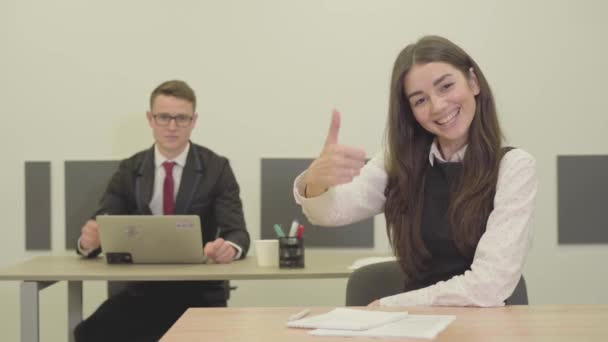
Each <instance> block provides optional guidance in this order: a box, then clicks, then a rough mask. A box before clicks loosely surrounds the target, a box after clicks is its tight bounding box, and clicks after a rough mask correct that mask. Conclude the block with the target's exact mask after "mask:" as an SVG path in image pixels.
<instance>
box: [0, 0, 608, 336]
mask: <svg viewBox="0 0 608 342" xmlns="http://www.w3.org/2000/svg"><path fill="white" fill-rule="evenodd" d="M607 12H608V5H607V4H606V2H604V1H601V0H597V1H591V0H587V1H574V0H572V1H563V0H562V1H555V0H551V1H549V0H544V1H528V0H527V1H523V0H514V1H500V0H493V1H487V0H485V1H484V0H479V1H464V0H461V1H403V0H401V1H388V0H382V1H356V0H341V1H329V0H326V1H320V0H310V1H285V0H257V1H245V0H243V1H234V0H232V1H230V0H227V1H213V2H211V1H206V2H205V1H171V2H158V1H103V2H101V1H76V0H57V1H48V2H47V1H21V0H19V1H17V0H4V1H2V2H0V51H1V52H0V104H1V107H0V108H1V111H2V114H1V116H0V117H1V118H2V123H3V124H2V133H1V134H0V146H2V147H1V148H2V150H1V155H2V157H3V170H2V177H0V188H1V189H2V194H3V195H2V196H0V208H2V209H1V210H2V211H1V214H2V218H3V230H2V232H3V234H2V239H0V250H1V252H0V253H1V256H2V257H1V258H0V266H5V265H8V264H11V263H13V262H16V261H18V260H21V259H23V258H26V257H29V256H31V255H33V253H27V252H25V251H24V244H25V243H24V232H23V231H24V228H23V227H24V199H23V194H24V179H23V174H24V171H23V162H24V161H25V160H50V161H52V188H53V189H52V190H53V205H54V206H53V208H52V210H53V217H52V225H53V236H52V239H53V250H54V251H63V250H64V246H63V236H64V225H65V222H64V208H63V205H62V203H63V179H62V177H63V161H64V160H66V159H114V158H123V157H126V156H128V155H130V154H132V153H134V152H135V151H137V150H139V149H141V148H143V147H146V146H148V145H149V144H151V142H152V140H151V134H150V132H149V129H148V127H147V124H146V122H145V117H144V112H145V110H146V106H147V100H148V98H147V96H148V94H149V92H150V91H151V90H152V88H153V87H154V86H155V85H156V84H158V83H159V82H161V81H163V80H166V79H169V78H181V79H184V80H186V81H188V82H189V83H190V84H191V85H192V86H193V87H194V88H195V90H196V91H197V93H198V96H199V98H200V111H199V112H200V115H201V119H200V120H199V122H198V127H197V128H196V130H195V132H194V136H193V140H195V141H196V142H198V143H201V144H204V145H207V146H209V147H211V148H212V149H215V150H217V151H218V152H220V153H222V154H224V155H226V156H228V157H229V158H230V159H231V161H232V164H233V166H234V169H235V172H236V175H237V177H238V180H239V182H240V184H241V187H242V198H243V200H244V203H245V215H246V219H247V222H248V223H249V228H250V231H251V234H252V236H253V237H254V238H255V237H257V236H259V231H260V229H259V222H260V203H259V198H260V174H259V170H260V158H262V157H313V156H315V155H317V154H318V152H319V147H320V146H321V144H322V142H323V139H324V136H325V134H326V129H327V125H328V121H329V116H330V111H331V109H332V108H334V107H337V108H339V109H341V110H342V112H343V125H342V131H341V132H340V133H341V135H340V139H341V141H342V142H344V143H348V144H354V145H358V146H361V147H363V148H364V149H365V150H366V151H367V152H368V154H372V153H374V152H375V151H376V150H377V149H378V148H379V147H380V142H381V137H382V133H383V128H384V122H385V113H386V109H387V102H388V96H387V90H388V80H389V74H390V70H391V68H392V63H393V61H394V58H395V56H396V54H397V53H398V52H399V51H400V50H401V49H402V48H403V47H404V46H405V44H407V43H409V42H412V41H413V40H415V39H416V38H418V37H420V36H421V35H424V34H440V35H444V36H446V37H448V38H450V39H452V40H454V41H455V42H457V43H458V44H460V45H461V46H463V47H464V48H465V49H466V50H467V51H468V52H470V53H471V54H472V55H473V56H474V57H475V58H476V60H477V62H478V63H479V64H480V65H481V67H482V68H483V70H484V71H485V73H486V76H487V77H488V79H489V80H490V83H491V85H492V86H493V89H494V90H495V92H496V96H497V101H498V104H499V109H500V118H501V122H502V125H503V128H504V129H505V131H506V134H507V137H508V138H509V142H510V144H511V145H513V146H518V147H522V148H524V149H526V150H528V151H529V152H531V153H532V154H533V155H535V156H536V158H537V160H538V175H539V179H540V192H539V195H538V206H537V215H536V220H535V224H534V231H535V234H534V235H535V241H534V246H533V249H532V251H531V253H530V255H529V257H528V260H527V264H526V270H525V274H526V276H527V279H528V283H529V294H530V299H531V302H532V303H535V304H545V303H598V302H599V303H608V292H606V291H605V288H606V286H607V283H608V276H607V275H606V274H607V273H606V272H603V271H602V270H605V268H606V267H605V263H606V260H608V248H607V246H606V245H600V246H567V247H565V246H558V245H557V222H556V216H557V212H556V210H557V208H556V205H557V204H556V203H557V201H556V155H558V154H606V153H607V152H608V147H607V146H608V145H607V144H606V143H605V141H606V140H605V132H606V129H607V128H608V119H607V115H606V114H607V113H606V89H607V88H606V79H608V71H607V70H608V68H606V61H607V60H608V44H607V43H606V37H605V36H606V33H607V32H608V23H607V22H606V21H605V20H603V19H604V18H603V16H604V14H605V13H607ZM382 221H383V220H382V218H381V217H379V218H377V220H376V232H375V236H376V241H377V242H376V247H375V249H376V250H377V251H388V247H387V242H386V238H385V236H384V224H383V222H382ZM322 284H323V286H324V287H323V288H324V290H325V291H309V289H310V288H315V289H319V286H320V285H321V283H318V282H314V283H313V282H301V283H298V282H279V281H277V282H262V281H249V282H237V285H238V286H239V289H238V290H237V291H236V292H235V293H234V297H233V300H232V301H231V305H234V306H242V305H268V306H273V305H274V306H276V305H308V304H314V305H341V304H342V303H343V297H344V284H345V281H343V280H340V281H337V280H334V281H331V280H328V281H324V282H323V283H322ZM104 290H105V288H104V286H103V284H102V283H96V282H91V283H87V284H86V285H85V306H86V312H87V313H88V312H90V311H91V310H92V309H93V308H94V307H95V306H97V305H98V304H99V302H100V301H101V300H102V299H103V297H104ZM296 290H297V291H298V293H311V294H310V295H306V296H299V297H297V298H294V296H292V295H291V294H292V293H293V292H292V291H296ZM65 293H66V287H65V284H62V285H60V286H54V287H52V288H49V289H47V290H44V291H43V293H42V305H43V309H42V313H41V321H42V336H43V339H42V340H43V341H62V340H65V339H66V332H65V329H64V327H65V322H66V313H65V312H66V303H65V302H66V300H65ZM312 293H316V294H312ZM0 302H1V303H2V305H0V331H1V332H2V333H1V336H2V337H0V339H2V340H6V341H13V340H17V339H18V336H19V328H18V322H19V307H18V283H16V282H12V283H0ZM51 306H53V307H51Z"/></svg>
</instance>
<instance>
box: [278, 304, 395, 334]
mask: <svg viewBox="0 0 608 342" xmlns="http://www.w3.org/2000/svg"><path fill="white" fill-rule="evenodd" d="M405 317H407V312H404V311H398V312H385V311H371V310H356V309H347V308H336V309H333V310H332V311H330V312H327V313H324V314H321V315H317V316H311V317H306V318H302V319H299V320H297V321H291V322H287V326H288V327H290V328H314V329H338V330H366V329H371V328H374V327H379V326H381V325H385V324H388V323H391V322H395V321H399V320H401V319H403V318H405Z"/></svg>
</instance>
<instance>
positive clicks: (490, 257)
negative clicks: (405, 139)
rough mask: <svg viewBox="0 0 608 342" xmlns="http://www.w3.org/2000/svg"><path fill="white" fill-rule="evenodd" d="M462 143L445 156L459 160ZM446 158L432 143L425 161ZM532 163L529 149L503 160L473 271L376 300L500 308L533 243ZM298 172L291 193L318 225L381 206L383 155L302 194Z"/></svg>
mask: <svg viewBox="0 0 608 342" xmlns="http://www.w3.org/2000/svg"><path fill="white" fill-rule="evenodd" d="M465 151H466V146H465V147H463V148H462V149H461V150H459V151H458V152H457V153H455V154H454V156H453V157H452V158H451V159H450V160H449V161H450V162H454V161H462V159H463V157H464V154H465ZM434 160H435V161H438V162H446V160H444V159H443V158H442V157H441V153H439V150H438V148H437V146H436V144H435V143H433V146H431V151H430V154H429V162H430V163H431V164H432V163H433V162H434ZM535 164H536V161H535V159H534V157H532V156H531V155H530V154H529V153H527V152H525V151H523V150H520V149H513V150H511V151H509V152H507V153H506V154H505V155H504V156H503V158H502V160H501V162H500V168H499V172H498V181H497V184H496V195H495V196H494V210H493V211H492V212H491V213H490V216H489V217H488V222H487V225H486V231H485V233H484V234H483V235H482V236H481V239H480V240H479V243H478V245H477V249H476V250H475V255H474V258H473V263H472V264H471V270H470V271H466V272H465V273H464V274H461V275H457V276H454V277H452V278H451V279H449V280H447V281H440V282H438V283H436V284H434V285H431V286H428V287H425V288H422V289H419V290H414V291H410V292H405V293H400V294H397V295H394V296H390V297H385V298H381V299H380V304H381V305H383V306H414V305H444V306H481V307H492V306H503V305H504V300H505V299H507V298H508V297H509V296H510V295H511V293H513V290H514V289H515V287H516V286H517V283H518V282H519V279H520V277H521V272H522V268H523V264H524V259H525V256H526V254H527V252H528V249H529V247H530V244H531V240H532V235H531V230H532V229H531V222H532V214H533V211H534V199H535V197H536V192H537V179H536V168H535ZM302 175H303V174H301V175H300V176H298V177H297V178H296V180H295V182H294V196H295V200H296V202H297V203H298V204H300V205H301V206H302V209H303V212H304V214H305V215H306V217H307V218H308V220H309V221H310V222H311V223H313V224H317V225H321V226H343V225H346V224H350V223H353V222H357V221H360V220H363V219H366V218H369V217H370V216H374V215H377V214H380V213H382V212H383V210H384V203H385V201H386V198H385V197H384V189H385V187H386V182H387V174H386V171H385V166H384V154H383V153H382V152H380V153H378V154H377V155H376V156H375V157H374V158H372V159H371V160H370V161H369V162H368V163H367V164H366V165H365V166H364V167H363V169H362V170H361V173H360V175H359V176H358V177H356V178H355V179H354V180H353V181H352V182H351V183H348V184H343V185H339V186H336V187H332V188H330V189H329V190H328V191H326V192H325V193H323V194H322V195H319V196H317V197H313V198H306V197H304V196H303V195H302V194H303V193H304V187H305V184H304V182H303V181H302Z"/></svg>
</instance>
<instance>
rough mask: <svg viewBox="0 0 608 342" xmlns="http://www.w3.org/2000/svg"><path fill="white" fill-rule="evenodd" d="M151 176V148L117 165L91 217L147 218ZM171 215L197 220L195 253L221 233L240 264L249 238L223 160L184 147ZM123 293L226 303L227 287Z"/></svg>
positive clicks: (154, 285) (168, 285)
mask: <svg viewBox="0 0 608 342" xmlns="http://www.w3.org/2000/svg"><path fill="white" fill-rule="evenodd" d="M154 175H155V166H154V146H153V147H151V148H149V149H147V150H145V151H141V152H139V153H137V154H135V155H133V156H132V157H130V158H128V159H125V160H123V161H122V162H121V163H120V166H119V168H118V171H116V173H114V175H113V176H112V179H111V180H110V183H109V184H108V187H107V189H106V192H105V194H104V195H103V198H102V199H101V201H100V208H99V210H97V212H96V214H95V216H97V215H101V214H110V215H151V214H152V212H151V211H150V207H149V206H148V204H149V203H150V200H151V198H152V192H153V186H154ZM174 211H175V214H176V215H198V216H200V218H201V229H202V236H203V241H202V244H201V248H203V247H202V246H204V244H205V243H207V242H209V241H213V240H214V239H215V236H216V233H217V229H218V228H221V229H220V233H219V236H220V237H221V238H223V239H224V240H227V241H230V242H232V243H234V244H236V245H238V246H240V247H241V248H242V250H243V253H242V254H241V258H244V257H245V256H246V254H247V251H248V250H249V244H250V239H249V233H248V232H247V228H246V226H245V219H244V217H243V206H242V203H241V199H240V197H239V185H238V183H237V182H236V179H235V177H234V173H233V172H232V169H231V167H230V164H229V162H228V159H226V158H224V157H222V156H219V155H217V154H215V153H214V152H213V151H211V150H209V149H207V148H205V147H203V146H199V145H196V144H193V143H190V151H189V152H188V156H187V158H186V165H185V166H184V170H183V172H182V179H181V182H180V186H179V190H178V192H177V197H176V199H175V209H174ZM100 252H101V249H98V250H95V251H94V252H93V253H91V254H90V255H89V257H95V256H97V255H98V254H99V253H100ZM127 287H128V289H129V291H133V292H136V293H138V294H146V293H151V294H156V293H158V294H160V292H163V293H174V294H175V293H183V294H187V295H202V296H205V297H207V298H208V299H209V300H215V299H218V300H219V299H226V298H227V296H228V289H227V282H223V281H196V282H194V281H188V282H182V281H180V282H130V283H128V285H127ZM202 290H204V291H202Z"/></svg>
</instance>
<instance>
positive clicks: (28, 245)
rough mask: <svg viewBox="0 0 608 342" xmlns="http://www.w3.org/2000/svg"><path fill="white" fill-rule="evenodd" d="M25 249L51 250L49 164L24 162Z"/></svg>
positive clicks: (44, 162) (46, 162)
mask: <svg viewBox="0 0 608 342" xmlns="http://www.w3.org/2000/svg"><path fill="white" fill-rule="evenodd" d="M25 249H26V250H28V251H30V250H51V162H48V161H26V162H25Z"/></svg>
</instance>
